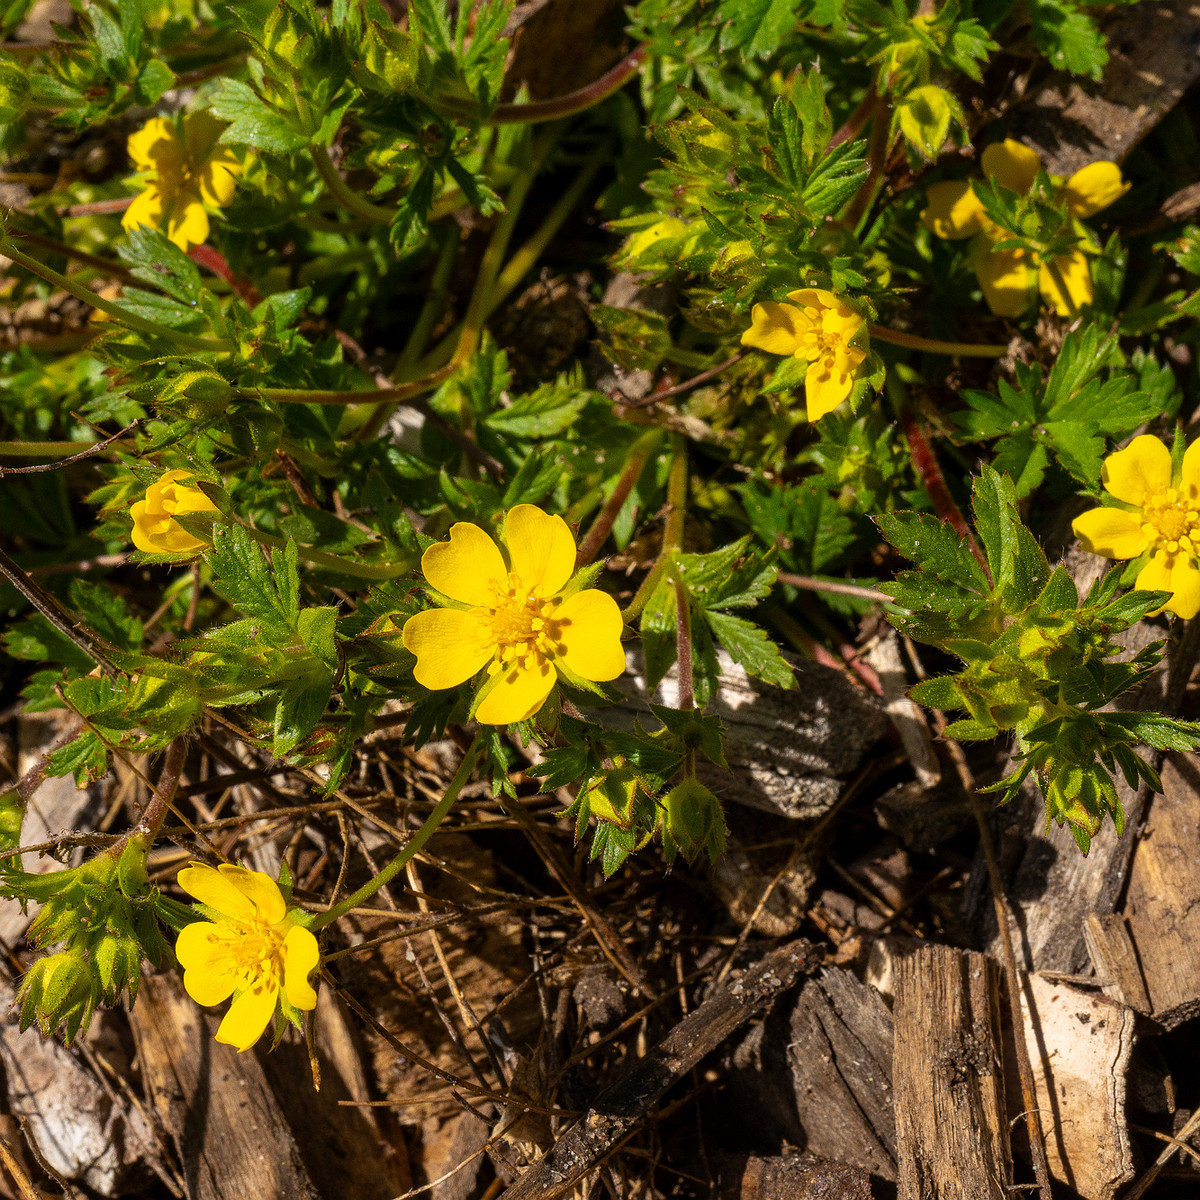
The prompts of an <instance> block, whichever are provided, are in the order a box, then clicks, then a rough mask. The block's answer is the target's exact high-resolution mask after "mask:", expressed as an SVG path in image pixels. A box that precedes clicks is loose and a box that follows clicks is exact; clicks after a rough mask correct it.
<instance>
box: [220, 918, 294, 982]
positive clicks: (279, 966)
mask: <svg viewBox="0 0 1200 1200" xmlns="http://www.w3.org/2000/svg"><path fill="white" fill-rule="evenodd" d="M230 924H231V925H233V926H234V927H235V929H236V931H237V933H236V936H235V937H233V938H231V939H230V940H229V952H230V955H231V956H232V958H233V964H234V967H235V969H236V970H237V972H238V974H239V975H241V976H242V978H243V979H245V980H246V981H247V982H248V983H255V982H264V983H265V982H273V983H275V984H276V986H278V984H279V982H280V981H281V980H282V979H283V938H282V936H280V934H279V932H278V931H277V930H276V929H275V927H274V926H273V925H268V924H267V923H266V922H265V921H232V922H230Z"/></svg>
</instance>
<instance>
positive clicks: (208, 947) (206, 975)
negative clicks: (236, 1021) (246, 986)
mask: <svg viewBox="0 0 1200 1200" xmlns="http://www.w3.org/2000/svg"><path fill="white" fill-rule="evenodd" d="M222 934H223V931H222V930H221V928H220V926H218V925H214V924H213V923H212V922H211V921H193V922H192V924H190V925H185V926H184V927H183V928H182V929H181V930H180V931H179V936H178V937H177V938H176V939H175V957H176V958H177V959H178V960H179V965H180V966H181V967H183V988H184V991H186V992H187V994H188V995H189V996H191V998H192V999H193V1000H195V1002H196V1003H197V1004H200V1005H203V1006H204V1007H205V1008H211V1007H212V1006H213V1005H214V1004H221V1003H223V1002H224V1001H226V1000H228V999H229V997H230V996H232V995H233V993H234V991H235V989H236V988H237V986H238V984H239V983H240V982H241V976H240V974H239V972H238V970H237V967H236V965H235V961H236V960H235V959H234V957H233V952H232V948H231V947H230V944H229V937H228V936H223V935H222Z"/></svg>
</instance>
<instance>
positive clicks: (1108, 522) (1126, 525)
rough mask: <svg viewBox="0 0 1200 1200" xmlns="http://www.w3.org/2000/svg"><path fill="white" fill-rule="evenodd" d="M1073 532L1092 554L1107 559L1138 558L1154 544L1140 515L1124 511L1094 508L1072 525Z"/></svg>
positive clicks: (1076, 519)
mask: <svg viewBox="0 0 1200 1200" xmlns="http://www.w3.org/2000/svg"><path fill="white" fill-rule="evenodd" d="M1071 529H1072V530H1073V531H1074V533H1075V536H1076V537H1077V538H1078V539H1079V540H1080V542H1081V543H1082V544H1083V548H1084V549H1085V550H1086V551H1087V552H1088V553H1089V554H1102V555H1104V557H1105V558H1137V556H1138V555H1139V554H1142V553H1143V552H1144V551H1146V550H1147V549H1149V547H1150V543H1151V542H1152V541H1153V540H1154V535H1153V534H1152V533H1150V532H1147V531H1146V528H1145V523H1144V522H1143V520H1142V517H1141V514H1140V513H1130V512H1126V511H1125V510H1124V509H1121V508H1093V509H1091V510H1089V511H1088V512H1085V513H1081V514H1080V515H1079V516H1078V517H1076V518H1075V520H1074V521H1072V522H1071Z"/></svg>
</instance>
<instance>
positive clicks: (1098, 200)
mask: <svg viewBox="0 0 1200 1200" xmlns="http://www.w3.org/2000/svg"><path fill="white" fill-rule="evenodd" d="M1129 188H1130V185H1129V184H1128V183H1126V182H1125V181H1124V180H1123V179H1122V178H1121V168H1120V167H1118V166H1117V164H1116V163H1114V162H1094V163H1088V165H1087V166H1086V167H1083V168H1081V169H1080V170H1078V171H1076V172H1075V174H1074V175H1072V176H1071V178H1070V179H1068V180H1067V186H1066V188H1065V189H1064V195H1065V196H1066V200H1067V211H1068V212H1069V213H1070V214H1071V216H1073V217H1090V216H1092V215H1094V214H1095V213H1098V212H1099V211H1100V210H1101V209H1102V208H1107V207H1108V206H1109V205H1110V204H1114V203H1115V202H1116V201H1118V200H1119V199H1120V198H1121V197H1122V196H1123V195H1125V193H1126V192H1127V191H1129Z"/></svg>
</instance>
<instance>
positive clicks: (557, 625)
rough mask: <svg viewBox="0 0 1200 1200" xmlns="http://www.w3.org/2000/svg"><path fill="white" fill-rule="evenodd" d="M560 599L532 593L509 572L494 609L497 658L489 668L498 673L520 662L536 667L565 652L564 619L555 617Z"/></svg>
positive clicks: (498, 591) (490, 670) (493, 633)
mask: <svg viewBox="0 0 1200 1200" xmlns="http://www.w3.org/2000/svg"><path fill="white" fill-rule="evenodd" d="M560 603H561V601H560V600H559V599H558V598H557V597H552V598H551V599H549V600H543V599H542V598H541V597H540V596H531V595H530V594H529V591H528V590H527V589H526V588H523V587H521V586H520V584H519V583H518V582H517V581H516V579H515V578H514V577H513V576H512V575H510V576H509V577H508V585H507V587H505V588H502V589H498V590H497V596H496V603H495V605H494V607H493V608H492V610H491V635H492V641H493V643H494V644H495V646H496V658H495V660H494V661H493V663H492V665H491V666H490V667H489V668H488V670H489V673H491V674H495V673H496V672H497V671H499V670H502V669H503V668H505V667H508V666H511V665H516V664H517V663H521V664H523V665H524V666H526V667H528V668H530V669H533V668H535V667H538V666H540V665H541V663H542V660H543V659H546V658H554V657H555V655H558V654H562V653H563V652H564V649H565V648H564V646H563V645H562V629H563V624H564V623H563V622H562V621H560V620H558V619H557V618H556V617H555V615H554V614H555V612H556V611H557V609H558V606H559V604H560Z"/></svg>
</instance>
